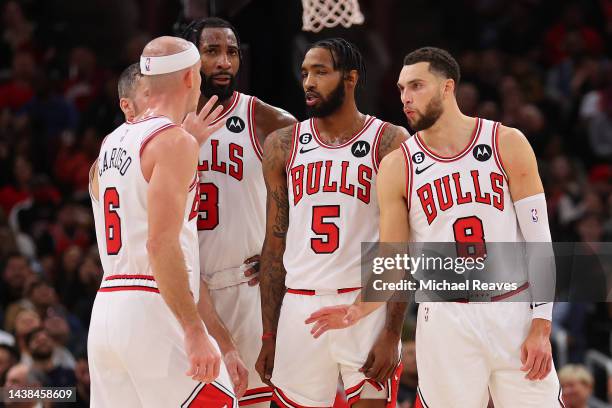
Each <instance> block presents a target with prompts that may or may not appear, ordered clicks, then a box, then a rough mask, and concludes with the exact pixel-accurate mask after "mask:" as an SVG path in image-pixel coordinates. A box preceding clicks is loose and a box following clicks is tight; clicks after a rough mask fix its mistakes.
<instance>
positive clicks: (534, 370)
mask: <svg viewBox="0 0 612 408" xmlns="http://www.w3.org/2000/svg"><path fill="white" fill-rule="evenodd" d="M543 363H544V358H542V356H540V355H536V356H535V357H534V359H533V366H532V367H531V370H529V372H528V373H527V374H526V375H525V378H527V379H528V380H535V379H536V378H537V376H538V375H539V373H540V369H541V368H542V364H543Z"/></svg>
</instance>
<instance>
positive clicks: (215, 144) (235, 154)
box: [198, 139, 244, 181]
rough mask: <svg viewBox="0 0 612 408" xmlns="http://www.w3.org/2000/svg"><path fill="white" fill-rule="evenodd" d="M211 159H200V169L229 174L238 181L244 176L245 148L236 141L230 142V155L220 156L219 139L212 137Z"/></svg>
mask: <svg viewBox="0 0 612 408" xmlns="http://www.w3.org/2000/svg"><path fill="white" fill-rule="evenodd" d="M210 146H211V153H212V154H211V159H210V162H209V160H207V159H204V160H200V163H199V164H198V170H199V171H216V172H219V173H223V174H228V175H230V176H231V177H233V178H235V179H236V180H238V181H241V180H242V176H243V167H244V165H243V149H242V146H240V145H238V144H236V143H230V144H229V151H228V157H223V158H220V157H219V140H216V139H212V140H211V141H210Z"/></svg>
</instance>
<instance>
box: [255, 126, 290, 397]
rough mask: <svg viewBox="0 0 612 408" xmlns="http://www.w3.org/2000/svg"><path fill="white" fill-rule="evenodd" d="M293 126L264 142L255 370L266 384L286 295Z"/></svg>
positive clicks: (269, 376) (269, 375)
mask: <svg viewBox="0 0 612 408" xmlns="http://www.w3.org/2000/svg"><path fill="white" fill-rule="evenodd" d="M293 131H294V126H289V127H285V128H283V129H279V130H277V131H275V132H273V133H272V134H271V135H270V136H268V137H267V138H266V141H265V144H264V154H263V173H264V180H265V182H266V189H267V192H268V193H267V194H268V196H267V201H266V237H265V240H264V244H263V249H262V253H261V269H260V287H261V314H262V323H263V332H264V336H263V344H262V348H261V352H260V353H259V357H258V359H257V363H256V365H255V368H256V369H257V372H258V373H259V375H260V377H261V379H262V381H263V382H265V383H266V384H269V385H272V384H271V383H270V378H271V377H272V368H273V367H274V351H275V338H274V336H275V335H276V327H277V324H278V317H279V314H280V307H281V304H282V301H283V297H284V295H285V274H286V271H285V267H284V266H283V254H284V252H285V237H286V235H287V229H288V228H289V200H288V193H287V174H286V170H285V164H286V163H287V160H288V158H289V155H290V154H291V148H292V142H293Z"/></svg>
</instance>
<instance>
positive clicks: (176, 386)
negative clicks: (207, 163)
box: [87, 290, 238, 408]
mask: <svg viewBox="0 0 612 408" xmlns="http://www.w3.org/2000/svg"><path fill="white" fill-rule="evenodd" d="M210 340H211V341H212V342H213V344H215V345H216V344H217V343H216V342H215V340H214V339H212V338H210ZM87 347H88V356H89V372H90V375H91V407H92V408H106V407H108V408H116V407H130V408H132V407H146V408H150V407H153V408H156V407H160V408H162V407H163V408H167V407H181V408H183V407H207V408H217V407H218V408H222V407H228V408H231V407H233V408H236V407H237V406H238V403H237V400H236V397H235V396H234V393H233V391H232V390H233V388H232V385H231V382H230V379H229V376H228V374H227V370H226V369H225V365H223V364H221V372H220V374H219V377H218V378H217V379H216V380H215V381H214V382H212V383H210V384H203V383H200V382H197V381H194V380H192V379H191V377H188V376H186V375H185V372H186V371H187V370H188V368H189V363H188V359H187V355H186V353H185V346H184V334H183V331H182V329H181V327H180V325H179V324H178V322H177V320H176V318H175V317H174V315H173V314H172V312H171V311H170V309H169V308H168V306H167V305H166V303H165V302H164V300H163V299H162V297H161V295H160V294H159V293H155V292H145V291H136V290H124V291H122V290H118V291H113V292H98V295H97V296H96V300H95V302H94V306H93V310H92V315H91V323H90V326H89V338H88V341H87Z"/></svg>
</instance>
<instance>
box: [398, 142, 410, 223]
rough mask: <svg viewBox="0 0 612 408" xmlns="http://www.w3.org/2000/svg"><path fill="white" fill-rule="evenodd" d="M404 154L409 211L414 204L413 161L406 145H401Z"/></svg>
mask: <svg viewBox="0 0 612 408" xmlns="http://www.w3.org/2000/svg"><path fill="white" fill-rule="evenodd" d="M400 146H401V148H402V153H403V154H404V161H405V162H406V203H407V205H408V211H410V206H411V204H412V160H410V150H409V149H408V146H407V145H406V143H405V142H404V143H402V144H401V145H400Z"/></svg>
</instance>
